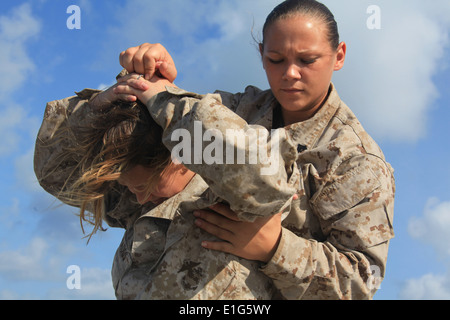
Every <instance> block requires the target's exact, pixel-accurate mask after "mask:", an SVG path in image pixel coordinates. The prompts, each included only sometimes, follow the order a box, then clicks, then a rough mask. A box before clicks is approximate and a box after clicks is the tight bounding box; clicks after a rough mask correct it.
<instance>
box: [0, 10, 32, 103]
mask: <svg viewBox="0 0 450 320" xmlns="http://www.w3.org/2000/svg"><path fill="white" fill-rule="evenodd" d="M40 29H41V24H40V22H39V21H38V20H37V19H36V18H35V17H33V15H32V12H31V6H30V5H29V4H27V3H25V4H23V5H21V6H18V7H16V8H14V9H13V10H12V11H11V12H10V13H8V14H5V15H2V16H0V70H2V73H3V76H2V77H1V78H0V98H4V97H5V95H7V94H10V93H11V92H13V91H14V90H16V89H17V88H18V87H19V86H21V85H22V84H23V82H24V81H25V79H26V76H27V74H28V73H29V72H31V71H33V70H34V68H35V66H34V63H33V62H32V60H31V59H30V57H29V55H28V54H27V52H26V49H25V44H26V43H27V42H28V41H29V40H30V39H33V38H36V36H37V35H38V34H39V32H40Z"/></svg>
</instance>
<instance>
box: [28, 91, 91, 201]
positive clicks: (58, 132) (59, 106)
mask: <svg viewBox="0 0 450 320" xmlns="http://www.w3.org/2000/svg"><path fill="white" fill-rule="evenodd" d="M97 92H98V91H97V90H91V89H86V90H83V91H82V92H80V93H77V95H76V96H72V97H68V98H65V99H62V100H55V101H51V102H49V103H47V106H46V108H45V112H44V118H43V121H42V124H41V128H40V130H39V132H38V136H37V139H36V146H35V153H34V171H35V174H36V177H37V178H38V181H39V183H40V185H41V186H42V187H43V188H44V189H45V190H46V191H47V192H49V193H50V194H52V195H54V196H57V195H58V193H59V192H60V191H61V190H62V189H63V188H64V186H65V184H66V183H67V182H68V181H67V180H68V179H69V177H71V176H73V177H75V176H76V174H75V171H76V167H77V163H78V160H79V159H80V155H77V154H74V153H73V152H72V149H73V148H72V147H73V146H74V145H76V143H77V140H76V137H75V136H74V135H73V132H72V130H70V128H71V127H73V126H74V125H78V124H80V123H83V122H84V121H86V119H87V118H88V117H87V115H88V114H89V113H91V112H92V110H91V108H90V106H89V104H88V103H87V102H88V99H89V98H90V97H91V96H92V95H93V94H95V93H97Z"/></svg>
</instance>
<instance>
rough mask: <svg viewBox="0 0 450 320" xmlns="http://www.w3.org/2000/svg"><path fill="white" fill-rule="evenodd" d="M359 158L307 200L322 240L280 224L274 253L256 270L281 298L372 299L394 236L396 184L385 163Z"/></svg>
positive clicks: (370, 157) (370, 158) (382, 273)
mask: <svg viewBox="0 0 450 320" xmlns="http://www.w3.org/2000/svg"><path fill="white" fill-rule="evenodd" d="M362 160H363V161H362V162H361V164H362V163H363V162H364V163H365V165H362V166H358V165H355V164H352V166H353V169H350V170H348V168H345V170H343V171H344V172H345V173H344V174H342V175H341V176H339V177H338V178H337V179H335V180H334V182H332V183H329V184H327V185H326V186H325V188H323V189H322V190H321V191H320V192H318V194H316V195H315V196H314V197H313V199H311V201H310V205H311V207H312V209H313V211H314V213H315V214H316V215H317V216H319V217H320V224H321V228H322V231H323V234H324V237H325V239H324V240H323V241H317V240H311V239H305V238H302V237H299V236H298V235H297V234H295V231H294V230H289V229H288V228H285V227H283V230H282V237H281V241H280V245H279V247H278V249H277V252H276V253H275V255H274V256H273V258H272V260H271V261H269V263H267V264H266V265H264V266H263V267H262V268H261V270H262V272H264V273H265V274H266V275H267V276H269V277H271V278H272V279H273V280H274V284H275V285H276V286H277V288H278V289H279V290H280V293H281V294H282V295H283V297H284V298H286V299H300V298H301V299H371V298H372V297H373V295H374V294H375V292H376V290H377V289H378V287H379V285H380V283H381V281H382V279H383V278H384V274H385V267H386V260H387V253H388V246H389V241H390V239H391V238H392V237H393V236H394V234H393V228H392V219H393V205H394V203H393V202H394V193H395V182H394V178H393V176H392V174H391V171H390V170H389V168H388V166H387V165H386V164H385V163H384V161H382V160H381V159H379V158H376V157H372V156H366V157H364V158H363V159H362ZM352 161H353V160H352ZM367 163H368V164H367ZM343 166H345V165H343Z"/></svg>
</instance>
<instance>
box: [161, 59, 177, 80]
mask: <svg viewBox="0 0 450 320" xmlns="http://www.w3.org/2000/svg"><path fill="white" fill-rule="evenodd" d="M158 70H159V72H160V73H161V75H162V76H163V77H164V78H166V79H167V80H169V81H170V82H174V81H175V79H176V78H177V69H176V68H175V65H174V64H173V63H170V62H165V61H164V62H162V63H161V64H160V65H159V68H158Z"/></svg>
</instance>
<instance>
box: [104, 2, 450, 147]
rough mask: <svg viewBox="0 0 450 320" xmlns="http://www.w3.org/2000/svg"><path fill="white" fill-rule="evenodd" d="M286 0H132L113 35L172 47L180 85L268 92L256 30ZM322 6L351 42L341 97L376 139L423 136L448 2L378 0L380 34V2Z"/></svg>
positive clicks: (126, 41)
mask: <svg viewBox="0 0 450 320" xmlns="http://www.w3.org/2000/svg"><path fill="white" fill-rule="evenodd" d="M279 2H280V1H278V0H266V1H258V5H257V6H255V5H254V2H253V1H230V0H226V1H225V0H221V1H215V2H214V3H210V2H208V3H202V4H201V5H199V4H198V2H195V1H189V0H183V1H181V0H170V1H154V2H151V3H149V2H148V1H143V0H130V1H128V2H127V4H126V5H125V7H124V8H123V10H122V12H121V13H120V14H119V16H118V20H119V21H118V24H117V26H115V27H114V29H110V34H111V38H112V39H114V41H115V43H117V41H118V40H119V42H121V43H123V46H125V47H127V46H131V45H137V44H140V43H143V42H161V43H163V44H164V45H166V47H167V48H168V49H169V51H170V52H171V54H172V55H173V56H174V59H175V62H176V64H177V67H178V70H179V74H180V78H181V79H180V80H179V82H178V84H179V85H180V86H184V87H185V88H186V89H188V90H194V91H199V92H205V91H213V90H215V89H223V90H229V91H242V90H243V89H244V87H245V86H246V85H248V84H253V85H257V86H260V87H263V88H267V82H266V79H265V74H264V71H263V69H262V66H261V62H260V58H259V55H258V52H257V49H256V47H255V45H254V43H253V40H252V37H251V31H252V28H253V27H254V30H253V31H254V34H255V35H256V36H257V37H258V36H259V34H260V31H261V29H262V25H263V23H264V20H265V18H266V16H267V14H268V13H269V12H270V11H271V10H272V9H273V7H274V6H275V5H277V4H278V3H279ZM324 3H325V4H326V5H328V6H329V7H330V9H331V10H332V11H333V13H334V14H335V16H336V18H337V20H338V23H339V26H340V30H341V36H342V37H341V38H342V40H345V41H346V42H347V43H348V57H347V61H346V65H345V67H344V69H343V70H341V71H340V72H338V73H336V76H335V78H334V81H335V84H337V86H338V90H339V92H340V94H341V97H342V98H343V99H344V100H345V102H347V103H348V104H349V106H350V108H352V109H353V110H354V111H355V112H356V114H357V115H358V117H359V118H360V120H361V121H362V123H363V125H364V126H365V127H366V128H367V129H368V131H369V132H370V133H372V134H373V135H374V136H375V138H377V139H381V138H386V139H390V140H394V141H396V142H399V141H402V142H403V141H407V142H415V141H417V140H419V139H420V138H423V137H424V136H425V135H426V131H427V124H428V123H427V115H428V113H429V111H430V110H431V108H432V107H433V102H434V101H435V99H436V97H437V96H438V92H437V90H436V86H435V84H434V83H433V76H434V75H435V74H436V73H437V72H442V70H443V68H444V59H443V58H444V55H445V49H446V48H447V45H448V43H449V35H448V28H449V26H450V18H449V17H448V15H445V14H443V12H448V11H449V9H450V8H449V7H450V6H449V4H448V1H446V0H436V1H433V3H432V4H428V2H426V3H424V2H423V1H416V0H412V1H408V2H406V1H395V2H393V1H387V0H380V1H377V5H378V6H379V7H380V8H381V19H382V20H381V27H382V29H381V30H369V29H368V28H367V25H366V20H367V19H368V18H369V15H368V14H367V12H366V11H367V8H368V6H369V5H372V4H373V1H368V0H366V1H360V0H358V1H355V0H344V1H339V2H338V3H337V2H336V1H331V0H325V1H324ZM187 12H189V14H187ZM127 17H133V19H129V18H127ZM205 35H208V36H206V37H205ZM120 39H122V40H121V41H120ZM111 42H112V41H111ZM125 47H124V48H122V49H121V50H123V49H125Z"/></svg>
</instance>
